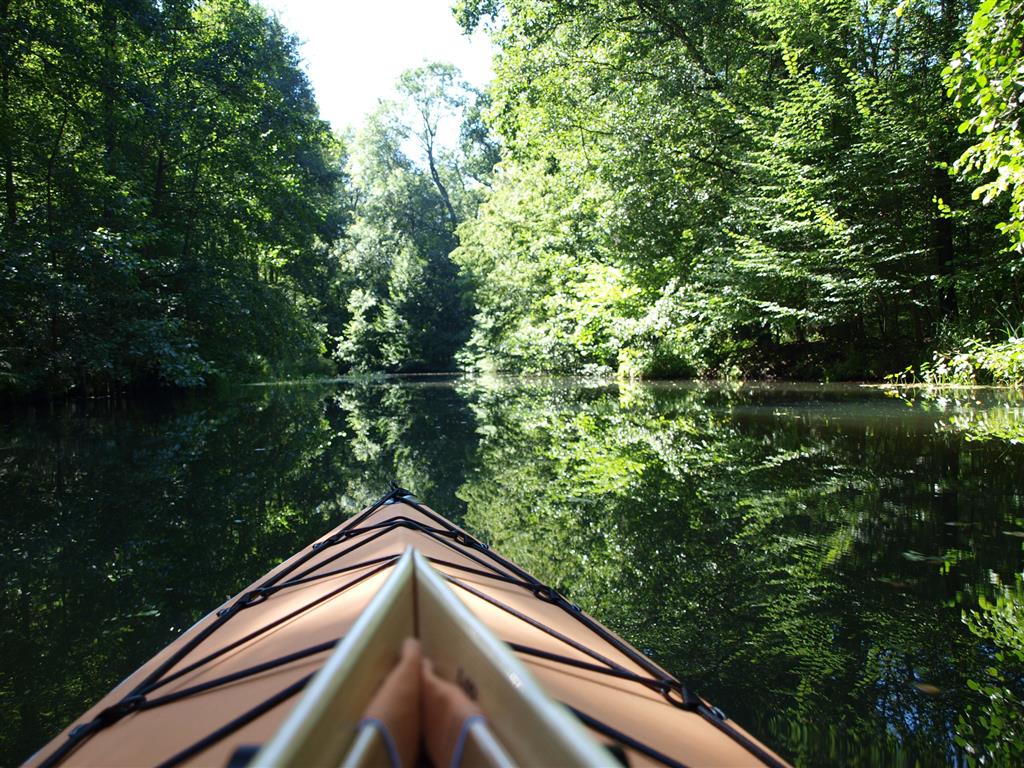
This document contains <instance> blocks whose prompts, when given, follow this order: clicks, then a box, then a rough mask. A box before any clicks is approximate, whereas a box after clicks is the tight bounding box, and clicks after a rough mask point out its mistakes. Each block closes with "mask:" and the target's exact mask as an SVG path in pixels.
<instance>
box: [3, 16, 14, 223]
mask: <svg viewBox="0 0 1024 768" xmlns="http://www.w3.org/2000/svg"><path fill="white" fill-rule="evenodd" d="M10 8H11V3H10V0H0V23H2V24H3V26H4V28H6V27H7V26H8V24H7V21H8V19H9V17H10ZM3 49H4V50H3V51H2V52H0V70H2V71H0V143H2V144H3V151H4V200H5V202H6V204H7V205H6V208H7V225H6V227H5V229H6V231H7V232H8V233H10V232H12V231H13V229H14V225H15V224H16V223H17V221H18V198H17V190H16V189H15V187H14V146H13V143H14V130H13V128H12V126H11V69H12V68H13V64H12V62H11V61H10V57H11V56H12V55H13V53H12V51H13V47H12V46H10V45H4V46H3Z"/></svg>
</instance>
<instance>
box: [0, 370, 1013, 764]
mask: <svg viewBox="0 0 1024 768" xmlns="http://www.w3.org/2000/svg"><path fill="white" fill-rule="evenodd" d="M393 478H394V479H397V480H398V481H399V482H400V483H401V484H402V485H404V486H405V487H407V488H410V489H412V490H413V491H415V492H416V493H417V495H418V496H419V497H420V498H421V499H423V500H424V501H425V502H426V503H428V504H430V505H431V506H433V507H434V508H436V509H437V510H438V511H440V512H442V513H444V514H447V515H448V516H449V517H452V518H453V519H455V520H457V521H459V522H461V523H462V524H463V525H465V526H467V527H468V528H470V529H471V530H472V531H473V532H474V533H475V534H476V535H478V536H479V537H480V538H482V539H484V540H485V541H488V542H490V543H491V544H492V545H493V546H494V547H495V548H497V549H498V550H499V551H500V552H501V553H502V554H504V555H506V556H508V557H510V558H512V559H513V560H515V561H517V562H519V563H520V564H521V565H523V566H524V567H526V568H527V569H529V570H531V571H533V572H534V573H535V574H536V575H537V576H539V577H540V578H541V579H542V580H544V581H547V582H549V583H552V584H554V585H555V586H557V587H558V588H559V589H561V590H562V591H563V592H564V593H566V594H567V595H568V596H569V597H570V598H571V599H572V600H574V601H575V602H577V603H579V604H581V605H582V606H583V607H584V608H585V609H586V610H588V611H590V612H591V613H593V614H595V615H596V616H597V617H598V618H599V619H600V620H602V621H603V622H605V623H606V624H608V625H610V626H611V627H613V628H614V629H615V630H617V631H618V632H619V633H621V634H622V635H624V636H625V637H626V638H628V639H629V640H631V641H632V642H633V643H634V644H636V645H637V646H639V647H640V648H642V649H643V650H645V651H646V652H648V653H649V654H651V655H652V656H653V657H654V658H655V659H656V660H657V661H659V662H661V663H662V664H663V665H664V666H666V667H667V668H668V669H670V670H671V671H673V672H674V673H675V674H676V675H677V676H679V677H680V678H681V679H683V680H684V681H686V682H687V683H688V684H689V685H690V686H691V687H692V688H694V689H695V690H696V691H697V692H699V693H701V694H702V695H704V696H706V697H708V698H710V699H711V700H712V701H713V702H714V703H715V704H717V705H719V706H720V707H721V708H722V709H724V710H725V711H726V712H727V713H728V714H729V715H730V716H731V717H733V718H735V719H736V720H737V721H738V722H740V723H741V724H742V725H744V726H746V727H747V728H748V729H749V730H751V731H753V732H754V733H755V734H756V735H757V736H758V737H760V738H761V739H763V740H764V741H766V742H767V743H768V744H770V745H771V746H772V747H774V748H775V749H777V750H778V751H779V752H781V753H782V754H783V755H784V756H785V757H787V758H788V759H790V760H792V761H794V762H796V763H797V764H800V765H835V764H837V763H871V764H908V765H912V764H914V763H915V762H916V763H920V764H944V763H950V762H962V761H964V759H965V757H966V755H967V754H968V753H972V752H973V753H974V754H977V755H981V754H984V753H992V755H993V756H995V757H996V758H998V759H999V760H1002V761H1005V762H1014V760H1015V759H1018V758H1020V756H1021V753H1020V752H1014V751H1013V750H1014V749H1020V745H1019V742H1020V741H1021V740H1024V710H1022V704H1021V701H1022V698H1024V690H1022V689H1024V630H1022V627H1024V588H1022V584H1021V577H1020V574H1021V570H1022V567H1024V557H1022V545H1024V402H1022V401H1021V398H1020V397H1019V396H1015V395H1012V394H1010V393H1007V392H1001V391H993V390H988V391H980V390H979V391H967V390H959V391H947V392H944V393H935V392H932V393H928V392H921V391H914V392H903V393H898V394H895V393H889V394H887V393H884V392H882V391H879V390H876V389H868V388H862V387H855V386H814V385H749V384H748V385H739V384H737V385H689V384H655V385H639V384H638V385H629V386H626V385H623V386H615V385H608V384H590V383H581V382H576V381H566V380H552V379H535V380H523V379H508V380H494V381H478V380H467V379H458V380H453V379H445V378H430V379H420V380H387V381H378V382H369V383H368V382H361V383H353V382H348V383H345V382H342V383H338V382H333V383H329V384H322V385H295V386H268V387H251V388H245V389H242V390H239V391H236V392H232V393H228V394H219V395H216V396H214V395H204V396H202V397H194V398H176V399H172V400H166V401H160V402H158V403H138V402H112V401H102V400H100V401H90V402H78V403H73V404H69V405H66V406H62V407H59V408H56V409H46V408H42V409H36V410H31V411H26V410H21V411H15V412H5V413H0V507H2V520H3V523H4V524H3V528H2V537H3V538H2V542H0V543H2V549H0V568H2V575H3V583H2V587H0V588H2V590H3V602H2V606H0V607H2V612H0V718H2V720H3V723H4V727H3V728H2V729H0V763H2V764H12V763H17V762H18V761H20V760H22V759H24V758H25V757H27V756H28V755H29V754H30V753H31V752H32V751H34V750H35V749H36V748H38V747H39V746H41V745H42V744H43V743H44V742H45V741H46V740H47V739H49V738H50V737H52V736H53V735H54V734H55V733H56V732H57V731H59V730H60V729H61V728H62V727H63V726H64V725H65V724H66V723H67V722H69V721H70V720H71V719H73V718H75V717H77V716H78V715H79V714H80V713H81V712H82V711H83V710H84V709H85V708H86V707H87V706H88V705H89V704H91V703H92V702H93V701H94V700H95V699H97V698H99V697H100V696H101V695H102V694H103V693H105V692H106V691H107V690H108V689H109V688H110V687H112V686H113V685H114V684H115V683H116V682H118V681H119V680H120V679H121V678H122V677H123V676H125V675H126V674H127V673H129V672H130V671H132V670H133V669H134V668H135V667H136V666H138V665H139V664H140V663H141V662H142V661H144V660H145V659H147V658H148V657H150V656H151V655H152V654H153V653H155V652H156V651H157V650H158V649H160V648H161V647H162V646H163V645H164V644H166V643H167V642H168V641H169V640H170V639H172V638H173V637H174V636H175V635H176V634H177V633H179V632H180V631H181V630H183V629H184V628H186V627H187V626H189V624H191V623H192V622H193V621H194V620H195V619H197V618H198V617H199V616H200V615H202V614H204V613H206V612H207V611H208V610H209V609H210V608H211V607H213V606H214V605H215V604H217V603H219V602H220V601H221V600H223V599H224V598H225V597H227V596H228V595H230V594H233V593H234V592H235V591H237V590H238V589H239V588H241V587H242V586H244V585H245V584H247V583H249V582H250V581H252V580H253V579H254V578H256V577H258V576H260V575H261V574H262V573H263V572H264V571H266V570H267V569H269V568H270V566H272V565H273V564H274V563H276V562H278V561H279V560H280V559H282V558H283V557H285V556H287V555H290V554H291V553H292V552H293V551H295V550H297V549H299V548H300V547H302V546H304V545H305V544H306V543H307V542H308V541H309V540H311V539H312V538H314V536H316V535H318V534H319V533H320V532H322V531H323V530H324V529H326V528H327V527H329V526H332V525H334V524H336V523H337V522H339V521H340V520H341V519H343V518H344V517H346V516H347V515H349V514H351V513H352V512H354V511H355V510H357V509H358V508H359V507H360V506H362V505H364V504H365V503H367V502H369V501H371V500H372V499H373V498H375V497H376V496H378V495H380V494H381V493H382V492H383V491H384V490H386V489H387V485H388V482H389V481H390V480H391V479H393Z"/></svg>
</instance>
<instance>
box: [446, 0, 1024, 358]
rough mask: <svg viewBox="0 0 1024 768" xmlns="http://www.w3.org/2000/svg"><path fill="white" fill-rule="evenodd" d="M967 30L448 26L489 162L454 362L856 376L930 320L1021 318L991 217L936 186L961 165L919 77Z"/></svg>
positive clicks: (468, 255)
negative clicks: (491, 149)
mask: <svg viewBox="0 0 1024 768" xmlns="http://www.w3.org/2000/svg"><path fill="white" fill-rule="evenodd" d="M965 10H966V7H965V6H961V5H958V4H956V3H944V4H925V3H904V4H899V5H897V3H895V2H893V1H891V0H872V1H871V2H868V3H863V2H854V1H853V0H849V1H848V2H845V1H844V2H839V3H836V2H833V1H832V0H828V1H827V2H826V1H825V0H821V1H819V0H796V1H794V0H770V1H769V2H767V3H746V2H721V3H712V4H710V5H707V4H693V3H681V4H680V3H667V2H659V1H658V0H652V1H645V2H641V3H638V4H633V3H625V2H621V1H620V0H598V1H596V2H591V3H587V4H585V6H581V5H579V4H577V3H570V2H539V0H509V1H508V2H506V3H503V4H501V6H500V8H499V7H498V6H497V5H496V4H495V3H491V2H475V3H473V2H463V3H461V4H460V5H459V6H458V8H457V17H458V18H460V19H461V20H462V22H463V24H464V25H465V26H466V27H467V28H472V27H474V26H476V25H478V24H480V23H483V21H484V20H486V21H487V23H488V24H489V26H490V29H491V33H492V36H493V38H494V40H495V42H496V43H497V45H498V46H499V48H500V54H499V55H498V57H497V58H496V79H495V82H494V84H493V86H492V93H491V96H492V104H491V107H490V111H489V113H488V114H489V120H490V122H491V124H492V125H493V127H494V129H495V130H496V131H497V133H498V135H499V136H500V138H501V139H502V141H503V143H504V146H505V148H506V154H505V156H504V158H503V160H502V162H501V163H500V165H499V171H498V173H497V174H496V176H495V182H494V188H493V191H492V193H491V195H490V196H489V198H488V201H487V202H486V203H485V204H484V205H483V206H482V207H481V209H480V214H479V216H478V217H477V219H476V220H473V221H469V222H467V223H466V224H464V225H463V227H462V229H460V238H461V247H460V249H459V250H458V251H457V252H456V254H455V256H454V257H455V259H456V260H457V261H458V262H459V263H460V265H461V266H462V268H463V270H464V271H465V273H466V274H467V275H468V276H469V277H470V279H471V281H472V283H473V286H474V290H475V293H474V297H475V300H476V303H477V316H476V318H475V322H474V331H473V334H472V337H471V341H470V344H469V345H468V346H467V348H466V350H465V351H464V353H463V358H464V359H465V360H466V361H467V362H469V363H473V364H476V365H478V366H480V367H484V368H487V367H490V368H499V369H512V370H562V371H585V370H607V369H609V368H610V369H613V370H618V372H619V373H620V374H622V375H624V376H673V375H674V376H678V375H690V374H698V375H719V376H797V377H801V378H806V377H836V378H852V377H860V378H863V377H880V376H881V375H882V374H883V373H885V372H886V371H889V370H892V369H893V368H896V367H900V366H902V365H905V364H906V363H907V362H908V361H909V360H912V359H914V358H916V357H919V356H920V355H921V354H922V352H923V351H924V350H926V349H928V348H929V346H930V345H931V343H932V342H933V340H934V339H935V338H936V336H937V335H938V334H939V333H940V332H941V330H942V329H943V328H944V327H945V326H946V325H947V324H948V323H949V322H951V321H953V320H957V321H958V322H962V323H964V324H967V325H970V324H976V323H979V322H983V321H985V320H990V319H991V318H992V317H994V316H997V315H998V314H999V313H1005V314H1007V315H1011V316H1017V315H1019V313H1020V311H1021V308H1020V306H1019V302H1018V300H1017V297H1018V296H1019V295H1020V294H1021V291H1020V282H1019V281H1020V275H1019V274H1018V272H1017V270H1016V269H1015V267H1014V262H1013V261H1012V259H1009V258H1007V257H1006V255H1005V254H1004V253H1002V249H1001V248H1000V247H999V244H998V241H997V237H996V236H995V232H994V231H993V224H994V223H995V217H994V216H993V215H992V212H991V211H990V210H985V209H982V208H980V207H978V206H975V205H973V204H972V202H971V200H970V197H971V193H970V188H969V187H968V186H967V185H966V184H965V183H961V182H958V181H956V180H954V179H952V178H951V177H950V175H949V168H950V166H951V164H952V163H953V162H954V161H955V160H956V158H957V157H959V156H960V155H961V153H963V151H964V150H965V149H966V148H967V143H966V141H964V139H962V138H960V137H959V136H958V134H957V133H956V130H955V128H956V125H957V123H958V122H959V120H958V117H957V115H956V114H955V110H954V106H953V105H952V104H951V103H950V102H949V101H948V100H947V99H946V97H945V94H944V93H943V90H944V89H943V81H942V75H941V70H942V66H943V63H944V62H945V61H946V60H947V59H948V56H949V55H950V54H951V52H952V51H953V50H954V48H955V46H956V45H958V44H959V41H960V39H961V35H962V33H963V32H964V30H965V28H966V20H967V16H966V14H965ZM611 275H614V283H615V286H616V287H615V295H616V297H617V298H616V299H614V300H610V301H609V300H606V297H608V296H609V293H608V291H607V286H608V280H609V279H610V278H609V276H611ZM597 276H600V279H596V278H597ZM595 313H596V314H599V315H600V322H596V319H595V317H594V315H595ZM598 327H600V330H599V331H597V332H596V333H595V332H593V331H594V330H595V329H596V328H598ZM596 339H600V340H601V341H600V343H595V340H596Z"/></svg>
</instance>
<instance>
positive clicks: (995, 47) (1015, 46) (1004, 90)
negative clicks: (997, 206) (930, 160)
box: [942, 0, 1024, 253]
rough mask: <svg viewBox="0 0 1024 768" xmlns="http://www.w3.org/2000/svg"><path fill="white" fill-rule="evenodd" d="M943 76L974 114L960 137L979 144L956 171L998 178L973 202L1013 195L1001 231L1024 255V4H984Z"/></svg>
mask: <svg viewBox="0 0 1024 768" xmlns="http://www.w3.org/2000/svg"><path fill="white" fill-rule="evenodd" d="M942 74H943V77H944V79H945V83H946V87H947V88H948V90H949V95H950V96H953V97H954V98H955V99H956V106H957V107H958V108H961V109H964V110H965V111H967V113H968V117H967V119H966V120H964V122H963V123H961V124H960V132H961V133H967V134H968V135H970V136H972V137H974V138H975V139H976V143H975V144H973V145H971V146H970V147H968V148H967V150H966V151H964V153H963V154H962V155H961V156H960V158H959V159H958V160H957V161H956V164H955V166H954V168H955V169H956V170H957V171H959V172H960V173H961V174H962V175H964V176H967V177H972V178H973V177H976V176H978V175H982V176H985V175H987V176H989V177H991V176H992V175H993V174H994V175H995V178H990V180H989V181H986V182H984V183H982V184H981V185H980V186H978V187H977V188H976V189H975V190H974V194H973V196H974V198H975V199H981V200H982V201H983V202H984V203H990V202H992V201H993V200H994V199H995V198H997V197H999V196H1000V195H1002V194H1004V193H1008V197H1009V216H1008V218H1007V220H1006V221H1004V222H1000V224H999V229H1000V231H1002V232H1004V233H1005V234H1006V235H1007V236H1008V237H1009V238H1010V241H1011V243H1012V244H1013V247H1014V248H1015V249H1016V250H1017V251H1018V253H1020V252H1024V129H1022V128H1021V124H1020V119H1021V115H1022V114H1024V3H1022V2H1020V0H984V2H982V3H981V4H980V5H979V6H978V9H977V10H976V11H975V13H974V18H973V19H972V20H971V25H970V27H968V29H967V33H966V34H965V36H964V48H963V50H962V51H960V52H959V53H957V54H956V55H955V56H953V58H952V59H951V60H950V62H949V66H947V67H946V68H945V69H944V70H943V71H942Z"/></svg>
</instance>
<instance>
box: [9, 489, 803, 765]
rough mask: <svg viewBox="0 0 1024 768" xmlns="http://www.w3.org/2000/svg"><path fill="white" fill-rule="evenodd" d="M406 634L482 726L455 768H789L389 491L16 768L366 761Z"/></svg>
mask: <svg viewBox="0 0 1024 768" xmlns="http://www.w3.org/2000/svg"><path fill="white" fill-rule="evenodd" d="M407 637H417V638H419V641H420V643H421V644H422V648H423V653H424V655H425V656H426V657H428V658H430V659H431V661H432V662H433V665H434V667H435V669H436V671H437V673H438V675H439V676H440V677H442V678H444V679H446V680H450V681H454V682H456V683H458V684H459V686H460V687H461V688H462V689H463V690H464V691H465V692H466V693H467V694H469V696H470V698H472V699H475V701H476V705H478V706H479V708H480V709H481V710H482V711H483V713H484V714H485V715H486V727H478V728H475V729H473V731H472V733H471V744H470V747H469V749H470V750H471V751H472V753H473V755H474V759H473V760H472V761H470V760H469V755H470V752H467V753H466V758H465V761H464V762H465V764H469V763H470V762H473V763H477V762H480V764H487V765H503V764H520V765H539V764H549V765H550V764H559V765H566V764H575V765H595V764H605V765H615V764H619V763H621V762H623V761H624V762H625V763H626V764H627V765H629V766H644V765H661V766H685V765H770V766H781V765H785V763H784V761H783V760H782V759H781V758H780V757H779V756H778V755H776V754H775V753H773V752H772V751H771V750H769V749H768V748H767V747H765V746H764V745H763V744H761V743H760V742H758V741H757V740H756V739H755V738H753V737H752V736H751V735H750V734H748V733H747V732H746V731H744V730H743V729H741V728H740V727H739V726H737V725H736V724H735V723H733V722H732V721H731V720H729V719H727V718H726V717H725V715H724V714H723V713H722V712H721V711H720V710H718V709H717V708H715V707H713V706H711V705H710V704H709V703H708V702H706V701H704V700H703V699H702V698H700V697H698V696H696V695H695V694H694V693H692V692H691V691H690V690H688V689H687V688H686V686H684V685H683V684H681V683H680V682H679V680H677V679H676V678H675V677H673V676H672V675H670V674H669V673H667V672H666V671H665V670H663V669H662V668H661V667H660V666H658V665H657V664H655V663H654V662H653V661H651V660H650V659H649V658H647V657H646V656H645V655H644V654H642V653H640V652H639V651H638V650H636V649H635V648H633V647H632V646H631V645H629V644H628V643H626V642H625V641H624V640H622V639H621V638H619V637H618V636H617V635H615V634H614V633H613V632H611V631H610V630H608V629H607V628H605V627H604V626H603V625H601V624H600V623H599V622H597V621H596V620H595V619H593V618H592V617H590V616H588V615H587V614H586V613H584V612H583V611H581V610H580V609H579V607H578V606H575V605H573V604H572V603H570V602H569V601H568V600H566V599H565V598H564V597H563V596H562V595H560V594H559V593H558V592H557V591H556V590H554V589H552V588H551V587H549V586H547V585H545V584H543V583H541V582H540V581H538V580H537V579H535V578H534V577H533V576H531V575H530V574H529V573H527V572H526V571H524V570H522V569H521V568H519V567H518V566H516V565H515V564H514V563H512V562H510V561H508V560H506V559H505V558H503V557H501V556H500V555H498V554H497V553H495V552H494V551H492V550H491V549H490V548H489V547H488V546H487V545H486V544H483V543H481V542H479V541H477V540H476V539H474V538H473V537H472V536H470V535H469V534H468V533H467V532H466V531H464V530H462V529H461V528H459V527H457V526H455V525H454V524H452V523H451V522H449V521H448V520H446V519H445V518H443V517H441V516H440V515H438V514H437V513H436V512H434V511H433V510H431V509H430V508H429V507H427V506H425V505H423V504H422V503H420V502H419V501H418V500H416V499H415V497H413V496H412V495H411V494H410V493H409V492H408V491H406V490H404V489H401V488H396V489H394V490H392V491H390V492H389V493H387V494H385V495H384V496H383V497H381V498H380V499H378V500H377V501H376V502H375V503H374V504H372V505H371V506H370V507H368V508H366V509H365V510H363V511H362V512H361V513H359V514H357V515H355V516H354V517H352V518H351V519H349V520H347V521H346V522H345V523H343V524H342V525H340V526H339V527H338V528H336V529H334V530H333V531H331V532H329V533H328V534H326V535H325V536H323V537H322V538H320V539H319V540H318V541H316V542H314V543H313V544H312V545H311V546H309V547H307V548H306V549H305V550H303V551H302V552H299V553H298V554H296V555H295V556H293V557H292V558H290V559H289V560H287V561H285V562H284V563H282V564H281V565H279V566H278V567H277V568H275V569H273V570H272V571H270V573H268V574H267V575H266V576H264V578H263V579H261V580H260V581H257V582H256V583H255V584H253V585H251V586H250V587H249V588H248V589H246V590H244V591H242V592H241V593H240V594H239V595H237V596H236V597H234V598H232V599H230V600H228V601H227V602H226V603H224V604H223V605H222V606H221V607H219V608H218V609H217V610H216V611H214V612H213V613H211V614H209V615H208V616H206V617H204V618H203V619H201V620H200V621H199V622H197V623H196V624H195V625H194V626H193V627H192V628H191V629H189V630H187V631H186V632H185V633H183V634H182V635H181V636H180V637H178V638H177V639H176V640H175V641H174V642H172V643H171V644H170V645H169V646H168V647H167V648H165V649H164V650H163V651H161V652H160V653H158V654H157V655H156V656H155V657H154V658H153V659H151V660H150V661H149V662H147V663H146V664H145V665H143V666H142V667H141V668H140V669H139V670H138V671H136V672H135V673H134V674H132V675H131V676H129V677H128V678H127V679H126V680H125V681H124V682H122V683H121V684H120V685H119V686H117V688H115V689H114V690H113V691H111V692H110V693H109V694H108V695H107V696H105V697H104V698H103V699H102V700H101V701H99V702H98V703H97V704H96V705H95V706H93V707H92V708H91V709H90V710H89V711H87V712H86V713H85V714H84V715H83V716H82V718H81V719H80V720H79V721H78V722H77V723H75V724H73V725H72V726H70V727H69V728H67V729H66V730H65V731H64V732H62V733H61V734H60V735H58V736H57V737H56V738H55V739H54V740H53V741H52V742H50V744H48V745H47V746H46V747H44V748H43V749H42V750H40V752H38V753H37V754H36V755H34V756H33V757H32V758H30V759H29V760H28V762H27V763H26V766H32V767H33V768H35V767H36V766H38V767H39V768H52V766H57V765H80V766H137V765H143V764H145V765H159V766H163V767H165V768H169V767H170V766H177V765H183V764H190V765H216V766H226V765H229V764H231V765H245V764H249V765H253V766H258V765H266V766H270V765H274V766H281V765H328V764H331V765H339V764H341V763H342V762H343V761H344V764H346V765H349V764H352V765H354V764H361V763H359V761H358V760H355V758H354V757H353V755H354V754H356V753H360V750H363V753H365V754H366V755H369V754H370V752H367V751H366V750H369V749H370V746H369V745H370V740H369V739H368V737H365V734H364V738H359V721H360V717H361V715H362V713H363V712H364V711H365V709H366V706H367V705H368V704H369V702H370V700H371V698H372V697H373V695H374V692H375V690H377V688H378V686H379V685H380V684H381V681H382V680H383V679H384V678H385V677H386V676H387V675H388V672H389V671H390V670H391V668H392V667H394V665H395V663H396V660H397V659H398V655H399V648H400V646H401V643H402V642H403V640H404V639H405V638H407ZM498 639H500V642H499V640H498ZM608 748H611V751H609V749H608ZM361 754H362V753H361ZM346 755H348V757H347V758H346ZM354 760H355V762H353V761H354ZM247 761H248V762H247ZM364 762H365V761H364ZM371 762H372V761H371Z"/></svg>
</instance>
